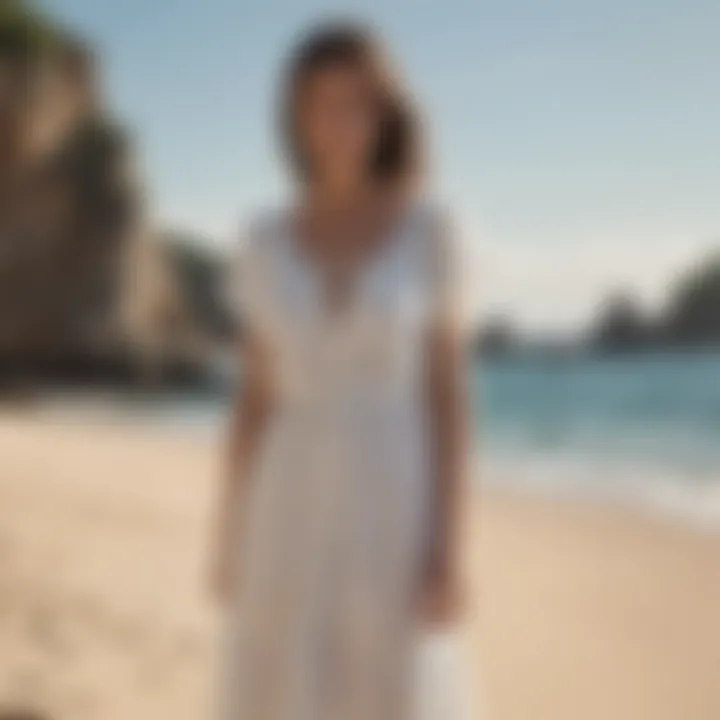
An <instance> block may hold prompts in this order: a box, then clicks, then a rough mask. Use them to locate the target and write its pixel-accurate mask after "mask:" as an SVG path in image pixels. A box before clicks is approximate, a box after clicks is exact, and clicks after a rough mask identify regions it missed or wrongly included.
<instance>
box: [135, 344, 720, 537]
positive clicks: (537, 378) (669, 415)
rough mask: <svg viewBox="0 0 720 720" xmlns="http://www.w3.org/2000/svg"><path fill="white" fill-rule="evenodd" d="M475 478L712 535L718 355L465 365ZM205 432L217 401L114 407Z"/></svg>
mask: <svg viewBox="0 0 720 720" xmlns="http://www.w3.org/2000/svg"><path fill="white" fill-rule="evenodd" d="M472 394H473V398H472V407H473V410H474V414H475V419H476V422H475V428H476V435H477V438H476V439H477V442H476V447H477V450H478V464H479V468H480V471H479V473H478V478H479V482H481V483H484V484H487V485H489V486H507V487H510V486H511V487H514V488H523V489H525V490H530V491H539V492H550V493H561V494H564V495H576V496H582V497H585V498H593V499H602V500H605V501H612V502H623V503H628V502H629V503H633V504H637V505H642V506H643V507H645V508H649V509H653V510H658V511H661V512H662V513H665V514H667V513H670V514H673V515H676V516H678V517H681V518H684V519H685V520H689V521H692V522H693V523H696V524H699V525H702V526H704V527H708V528H713V529H718V530H720V353H714V354H711V353H704V354H703V353H697V354H685V355H648V356H641V357H617V358H582V357H578V358H568V359H562V360H557V359H555V360H552V359H538V358H531V357H527V358H518V359H514V360H504V361H494V362H492V361H486V362H483V363H477V364H476V365H475V367H474V368H473V383H472ZM126 409H129V410H130V412H131V413H132V415H133V417H137V416H138V414H141V415H144V416H145V417H146V418H147V419H150V420H153V421H158V420H159V421H160V422H163V423H172V424H183V425H186V426H190V427H192V428H193V429H194V430H198V431H210V432H216V431H217V430H219V426H220V424H221V423H222V422H223V419H224V417H225V416H226V414H227V399H219V398H218V397H215V398H209V397H202V396H195V397H193V398H188V397H180V398H177V397H176V398H172V399H166V400H164V401H158V400H157V399H156V400H154V401H152V402H151V403H148V402H146V401H139V402H138V401H135V402H133V403H132V404H130V405H128V406H126Z"/></svg>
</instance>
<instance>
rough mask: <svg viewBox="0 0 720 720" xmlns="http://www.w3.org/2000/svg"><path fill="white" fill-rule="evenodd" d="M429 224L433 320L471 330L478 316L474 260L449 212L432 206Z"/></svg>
mask: <svg viewBox="0 0 720 720" xmlns="http://www.w3.org/2000/svg"><path fill="white" fill-rule="evenodd" d="M429 226H430V230H429V235H430V263H431V272H430V277H431V283H430V284H431V298H432V299H431V304H432V317H433V320H434V321H435V322H436V323H447V324H451V325H454V326H456V327H458V328H459V329H461V330H462V331H464V332H468V333H471V332H472V331H473V330H475V329H476V326H477V321H478V315H479V300H478V297H477V293H478V288H479V278H478V274H479V273H478V267H477V262H475V259H474V257H473V254H472V253H471V252H470V248H469V246H468V244H467V237H466V236H465V235H464V233H462V232H461V231H460V228H459V223H458V222H457V221H456V220H455V219H454V218H453V217H452V216H451V214H450V213H449V212H447V211H444V210H441V209H433V210H432V211H431V212H430V217H429Z"/></svg>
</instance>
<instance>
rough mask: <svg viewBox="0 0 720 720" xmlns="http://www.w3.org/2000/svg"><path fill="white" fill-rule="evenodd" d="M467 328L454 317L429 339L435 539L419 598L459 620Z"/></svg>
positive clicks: (438, 614)
mask: <svg viewBox="0 0 720 720" xmlns="http://www.w3.org/2000/svg"><path fill="white" fill-rule="evenodd" d="M465 355H466V354H465V342H464V338H463V333H462V332H461V330H460V329H459V328H458V327H457V323H455V322H454V321H453V320H452V319H451V318H448V319H447V320H444V321H442V322H441V323H440V324H439V326H438V327H436V328H434V329H433V331H432V333H431V336H430V339H429V343H428V363H427V364H428V375H427V385H428V388H427V390H428V392H427V395H428V404H429V416H430V426H431V427H430V431H431V443H432V454H431V456H432V458H433V496H432V500H433V502H432V508H433V516H432V535H431V537H432V542H431V545H430V548H429V553H428V558H427V566H426V576H425V582H424V585H423V594H422V598H421V604H422V607H421V614H422V619H424V620H425V621H428V622H430V623H440V624H443V623H447V622H452V621H454V620H457V619H458V617H459V615H460V614H461V612H462V609H463V607H462V606H463V602H464V597H463V596H464V592H465V587H464V585H465V579H464V568H463V556H464V552H463V544H464V540H465V538H466V535H467V533H466V532H465V528H464V526H465V523H464V521H463V517H464V514H465V513H466V512H467V504H468V503H467V501H468V497H467V492H468V490H467V476H468V471H469V468H468V459H469V442H468V439H469V421H468V419H469V413H468V400H467V398H468V390H467V369H466V362H465Z"/></svg>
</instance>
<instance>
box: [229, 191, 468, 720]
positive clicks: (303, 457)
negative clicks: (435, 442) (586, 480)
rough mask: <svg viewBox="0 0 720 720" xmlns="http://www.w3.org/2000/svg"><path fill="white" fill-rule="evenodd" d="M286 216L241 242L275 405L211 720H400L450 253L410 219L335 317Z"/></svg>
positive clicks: (433, 223) (240, 289)
mask: <svg viewBox="0 0 720 720" xmlns="http://www.w3.org/2000/svg"><path fill="white" fill-rule="evenodd" d="M287 217H288V216H287V214H286V213H275V214H271V215H269V216H267V217H265V218H263V219H262V220H260V221H259V222H256V223H255V224H254V226H253V227H251V229H250V231H249V233H248V237H247V243H246V244H245V245H244V247H243V250H242V252H241V260H240V263H239V268H240V270H239V276H236V280H235V288H236V292H237V295H238V301H239V305H240V309H241V313H242V319H243V321H244V322H245V323H247V324H249V325H251V326H252V327H253V329H254V330H255V331H257V332H260V333H262V334H263V335H264V336H265V339H266V341H267V342H269V343H270V344H271V345H272V346H273V349H274V358H275V362H276V363H277V366H276V368H275V376H276V378H277V383H278V395H279V397H278V400H277V405H276V407H275V409H274V413H273V419H272V421H271V427H270V429H269V431H268V434H267V436H266V440H265V442H264V445H263V447H262V450H261V452H260V458H259V461H258V462H257V465H256V466H255V470H254V477H253V478H252V479H251V487H252V489H253V490H252V493H253V494H252V497H251V499H250V502H249V504H247V506H246V507H245V508H244V511H243V516H244V520H243V521H242V522H241V523H240V525H241V528H242V537H240V538H238V547H239V552H238V557H239V563H240V565H241V567H239V568H238V572H239V575H240V588H239V592H238V593H237V597H236V599H235V601H234V603H233V607H232V609H231V612H230V615H231V618H230V622H229V629H228V630H227V632H226V633H225V637H224V638H223V641H224V645H225V650H224V656H223V658H224V659H223V661H222V668H221V685H220V689H219V695H220V697H219V699H220V714H219V717H220V719H221V720H410V718H411V715H413V714H414V711H413V710H412V709H411V706H412V694H413V687H412V686H413V682H412V661H413V649H414V647H415V641H416V633H417V628H416V619H415V617H414V613H413V603H414V601H415V590H416V588H417V583H418V578H419V575H420V568H421V564H422V562H423V556H424V551H425V549H426V548H427V543H428V541H429V534H430V519H431V514H430V512H429V502H430V498H431V495H430V493H431V476H430V458H429V443H428V436H427V428H426V424H427V422H426V414H425V405H424V395H423V378H422V376H423V360H424V353H423V342H424V338H425V335H426V332H427V329H428V327H429V325H430V323H432V322H433V321H434V318H435V316H436V315H437V314H438V313H442V312H446V311H447V309H448V306H449V304H451V303H452V302H453V295H454V294H455V279H454V277H453V263H452V261H451V259H452V258H453V257H455V254H454V252H451V247H450V245H449V242H450V237H449V235H448V233H447V232H446V230H445V222H444V219H443V217H442V215H441V214H440V213H439V212H438V211H437V210H436V209H434V208H432V207H430V206H429V205H426V204H420V203H416V204H413V206H412V207H411V208H409V209H408V210H407V211H406V212H405V213H404V217H403V219H402V221H401V222H400V223H398V226H397V227H396V229H395V231H394V237H392V238H389V239H388V240H389V241H388V242H387V244H386V245H384V246H383V248H382V249H381V250H379V251H378V252H377V254H376V255H375V256H374V257H373V258H372V259H371V260H370V261H369V262H368V264H367V266H366V267H365V269H364V270H363V272H362V274H361V275H360V276H359V278H358V280H357V283H356V285H355V286H354V288H353V293H352V299H351V300H350V301H349V302H348V304H347V306H346V307H344V308H343V309H342V310H339V311H337V313H333V312H329V311H328V309H327V307H326V305H327V303H326V301H325V298H324V297H323V295H324V288H323V283H322V281H321V278H320V277H318V274H317V272H316V271H315V270H314V269H313V267H312V266H311V264H310V263H308V262H307V260H306V259H304V258H303V256H302V255H301V254H300V253H298V244H297V242H295V240H294V239H293V236H292V232H291V224H290V223H289V222H288V220H287ZM438 720H440V719H439V718H438ZM442 720H453V718H443V719H442Z"/></svg>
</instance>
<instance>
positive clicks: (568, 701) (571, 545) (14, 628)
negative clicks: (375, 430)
mask: <svg viewBox="0 0 720 720" xmlns="http://www.w3.org/2000/svg"><path fill="white" fill-rule="evenodd" d="M219 457H220V456H219V452H218V451H217V447H216V444H215V443H214V442H213V441H211V440H209V439H208V438H202V437H198V436H197V435H192V434H191V433H190V432H189V431H181V430H173V431H168V430H160V429H153V428H141V427H138V426H135V427H130V428H120V427H111V426H108V425H104V424H102V423H100V422H97V423H96V422H89V421H88V420H87V419H86V420H85V421H84V422H80V421H70V420H69V419H68V420H66V421H65V422H61V421H60V419H58V417H55V418H54V419H49V418H48V417H45V419H42V417H33V416H32V415H25V416H23V415H14V416H11V415H8V414H4V415H0V705H2V704H10V703H16V704H24V705H28V704H31V705H33V706H39V707H40V708H45V709H46V710H47V711H48V712H49V714H50V716H51V717H53V718H57V719H58V720H65V719H66V718H67V719H68V720H69V719H71V718H77V719H78V720H81V719H85V718H87V719H91V718H92V720H106V719H109V718H118V719H120V718H122V719H123V720H129V719H130V718H132V720H151V719H152V720H157V719H158V718H163V719H165V718H168V719H169V718H172V719H173V720H185V719H186V718H187V719H188V720H189V719H190V718H193V719H195V718H205V717H208V705H209V700H210V694H211V693H210V691H209V687H210V683H209V676H210V668H211V659H212V656H213V643H212V639H211V638H212V627H213V613H212V611H211V608H210V607H209V606H208V604H207V602H206V598H205V596H204V590H205V588H204V585H203V583H204V575H203V573H204V568H203V561H204V558H205V550H206V545H207V543H206V541H207V536H208V518H209V516H210V512H209V507H210V502H211V498H212V493H213V487H214V483H215V480H216V477H217V474H218V473H217V467H216V464H217V462H218V460H219ZM476 515H477V518H478V521H477V522H476V528H475V529H474V532H476V533H477V534H476V536H475V539H474V544H475V550H474V553H473V558H472V559H473V563H474V565H475V571H476V572H475V575H476V579H477V582H478V584H479V586H480V591H479V598H478V608H479V612H478V613H477V615H478V620H477V622H476V623H475V627H474V638H475V640H474V644H475V647H476V648H477V657H478V660H477V677H478V681H479V682H480V683H482V686H483V689H484V695H485V704H486V705H487V706H489V713H488V715H487V717H488V718H489V719H490V720H718V718H720V538H718V536H712V535H702V534H700V533H694V532H692V531H690V530H688V529H683V528H680V527H677V526H672V525H670V524H663V523H660V522H659V521H651V520H650V519H647V518H641V517H638V516H635V515H632V514H630V513H627V512H622V511H616V510H612V511H611V510H609V509H607V508H605V509H600V508H591V507H577V506H571V505H570V504H561V503H557V502H550V501H541V500H537V499H533V500H530V499H528V498H522V497H519V496H508V495H503V496H498V495H497V494H496V493H494V494H492V495H490V496H489V497H485V498H483V501H482V504H481V509H480V510H479V512H478V513H477V514H476Z"/></svg>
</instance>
